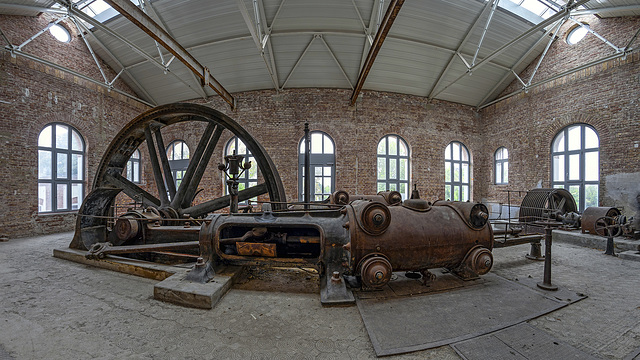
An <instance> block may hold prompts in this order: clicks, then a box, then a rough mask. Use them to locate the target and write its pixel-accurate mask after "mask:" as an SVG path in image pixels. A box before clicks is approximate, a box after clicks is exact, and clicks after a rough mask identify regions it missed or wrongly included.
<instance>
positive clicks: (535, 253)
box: [525, 241, 544, 261]
mask: <svg viewBox="0 0 640 360" xmlns="http://www.w3.org/2000/svg"><path fill="white" fill-rule="evenodd" d="M541 248H542V245H541V244H540V242H537V241H534V242H532V243H531V250H529V253H528V254H527V255H525V257H526V258H527V259H529V260H538V261H542V260H544V256H542V249H541Z"/></svg>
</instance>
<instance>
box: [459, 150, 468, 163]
mask: <svg viewBox="0 0 640 360" xmlns="http://www.w3.org/2000/svg"><path fill="white" fill-rule="evenodd" d="M460 151H461V152H462V161H469V152H468V151H467V149H465V148H464V147H463V146H460Z"/></svg>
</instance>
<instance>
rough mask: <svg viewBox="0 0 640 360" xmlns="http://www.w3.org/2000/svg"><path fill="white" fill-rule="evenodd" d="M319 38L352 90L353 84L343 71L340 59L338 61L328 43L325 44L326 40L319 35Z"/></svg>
mask: <svg viewBox="0 0 640 360" xmlns="http://www.w3.org/2000/svg"><path fill="white" fill-rule="evenodd" d="M320 40H322V43H323V44H324V46H325V47H326V48H327V50H328V51H329V54H331V57H332V58H333V61H335V62H336V65H338V68H340V71H341V72H342V75H343V76H344V78H345V79H347V82H348V83H349V87H351V89H352V90H353V84H352V83H351V80H349V77H348V76H347V73H346V71H344V68H343V67H342V65H341V64H340V61H338V58H337V57H336V54H334V53H333V50H331V47H329V44H327V41H326V40H325V39H324V37H322V36H320Z"/></svg>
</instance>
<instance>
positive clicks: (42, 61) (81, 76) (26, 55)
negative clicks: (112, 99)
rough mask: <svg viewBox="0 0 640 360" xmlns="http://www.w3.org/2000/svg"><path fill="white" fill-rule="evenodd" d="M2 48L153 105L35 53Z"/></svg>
mask: <svg viewBox="0 0 640 360" xmlns="http://www.w3.org/2000/svg"><path fill="white" fill-rule="evenodd" d="M4 50H6V51H9V52H11V53H12V54H16V55H20V56H22V57H24V58H26V59H29V60H33V61H35V62H39V63H41V64H44V65H47V66H50V67H52V68H54V69H57V70H60V71H64V72H66V73H69V74H71V75H73V76H77V77H79V78H81V79H83V80H86V81H89V82H91V83H93V84H96V85H99V86H102V87H104V88H107V89H108V90H109V91H114V92H116V93H118V94H120V95H124V96H126V97H128V98H130V99H133V100H135V101H138V102H140V103H142V104H145V105H147V106H151V107H153V104H150V103H148V102H147V101H145V100H142V99H140V98H138V97H135V96H133V95H131V94H129V93H126V92H124V91H122V90H118V89H115V88H111V87H110V86H109V84H107V83H103V82H101V81H98V80H94V79H92V78H90V77H88V76H86V75H83V74H80V73H79V72H77V71H75V70H71V69H69V68H67V67H65V66H62V65H58V64H56V63H53V62H51V61H48V60H45V59H42V58H39V57H37V56H35V55H31V54H28V53H25V52H22V51H20V50H16V49H8V48H6V47H5V48H4Z"/></svg>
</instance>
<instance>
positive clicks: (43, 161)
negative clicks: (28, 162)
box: [38, 150, 52, 179]
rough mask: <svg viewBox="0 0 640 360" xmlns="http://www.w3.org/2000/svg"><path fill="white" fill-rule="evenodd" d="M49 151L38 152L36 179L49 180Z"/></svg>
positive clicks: (50, 168)
mask: <svg viewBox="0 0 640 360" xmlns="http://www.w3.org/2000/svg"><path fill="white" fill-rule="evenodd" d="M51 170H52V167H51V151H46V150H39V151H38V179H51Z"/></svg>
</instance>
